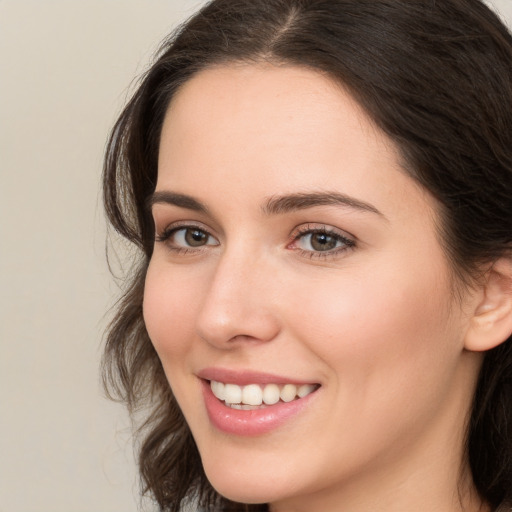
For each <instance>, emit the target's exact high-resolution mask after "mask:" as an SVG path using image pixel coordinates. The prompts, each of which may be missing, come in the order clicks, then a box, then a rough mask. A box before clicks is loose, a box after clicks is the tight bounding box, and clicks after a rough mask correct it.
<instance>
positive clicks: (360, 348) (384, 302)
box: [290, 260, 461, 393]
mask: <svg viewBox="0 0 512 512" xmlns="http://www.w3.org/2000/svg"><path fill="white" fill-rule="evenodd" d="M434 261H435V260H434ZM431 263H432V262H431ZM397 267H398V268H397ZM403 268H404V267H401V268H400V265H397V264H396V262H391V263H386V262H384V263H383V264H382V265H379V266H374V267H373V268H372V269H369V268H368V267H365V272H364V273H359V274H358V272H357V269H350V270H349V272H347V273H346V274H344V275H343V276H341V275H340V278H339V279H338V280H335V279H332V280H330V281H328V280H326V281H325V282H324V283H323V286H322V287H319V286H314V287H310V288H308V289H307V290H305V292H306V293H302V294H300V295H299V291H298V290H297V291H296V292H295V293H293V294H290V297H294V302H293V303H292V304H291V307H290V310H291V311H293V310H295V311H301V315H300V316H296V325H295V332H296V333H297V336H300V337H301V338H302V339H303V340H304V343H305V344H308V346H309V349H310V350H311V351H312V352H314V353H315V354H316V355H317V356H319V357H320V358H321V359H322V360H323V361H324V362H325V363H326V364H327V365H328V366H329V367H330V368H331V370H333V373H334V374H335V379H337V381H338V383H339V386H340V388H341V389H343V390H347V389H350V392H351V393H358V392H359V391H361V390H363V389H364V390H366V392H367V391H368V390H369V389H370V388H371V389H375V390H376V393H380V391H377V390H379V389H380V390H382V389H383V386H384V385H385V387H386V388H387V389H391V388H394V389H396V390H397V391H398V390H400V388H401V387H403V386H404V384H405V385H406V386H407V388H410V387H411V385H416V384H417V385H418V387H422V386H425V387H429V386H431V385H434V386H435V385H436V384H435V382H434V381H435V380H436V379H438V378H440V373H441V372H443V371H446V372H447V373H446V375H445V377H447V376H448V373H449V372H450V371H451V370H453V367H454V366H455V364H456V361H457V357H458V355H459V354H460V346H461V339H460V332H459V330H460V331H461V329H460V325H459V324H458V323H457V321H456V320H454V319H451V318H450V315H449V311H450V308H449V304H450V300H449V298H450V288H449V284H448V283H449V279H447V277H446V275H447V272H446V268H445V266H443V265H441V264H439V265H437V266H436V265H435V263H432V266H431V267H430V268H429V270H428V272H427V271H422V269H421V268H419V269H413V270H412V271H411V272H408V273H406V272H403V270H402V269H403ZM436 268H438V272H436ZM299 297H300V298H299ZM444 380H445V379H444ZM361 392H362V391H361Z"/></svg>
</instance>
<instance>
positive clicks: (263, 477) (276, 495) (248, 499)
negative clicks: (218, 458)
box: [205, 460, 290, 504]
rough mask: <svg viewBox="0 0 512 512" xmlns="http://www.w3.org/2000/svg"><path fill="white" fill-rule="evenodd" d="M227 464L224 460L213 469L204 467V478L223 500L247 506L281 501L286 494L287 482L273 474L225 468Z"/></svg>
mask: <svg viewBox="0 0 512 512" xmlns="http://www.w3.org/2000/svg"><path fill="white" fill-rule="evenodd" d="M227 465H229V462H227V461H226V460H224V461H223V463H222V466H223V467H222V468H221V467H219V466H220V464H214V467H212V468H208V467H207V466H205V472H206V476H207V478H208V480H209V482H210V483H211V485H212V486H213V488H214V489H215V490H216V491H217V492H218V493H219V494H220V495H221V496H224V497H225V498H227V499H229V500H231V501H235V502H239V503H247V504H258V503H271V502H275V501H277V500H280V499H282V498H283V497H285V496H286V495H287V494H288V493H286V492H284V489H285V488H288V491H290V489H289V487H290V486H289V482H288V484H287V483H286V482H283V481H282V480H280V478H279V476H278V475H275V473H271V474H269V472H268V471H267V472H265V471H261V468H259V470H258V471H254V472H253V471H251V469H250V468H247V469H246V470H245V469H244V468H243V467H240V466H238V467H233V468H226V466H227Z"/></svg>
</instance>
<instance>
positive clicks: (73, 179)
mask: <svg viewBox="0 0 512 512" xmlns="http://www.w3.org/2000/svg"><path fill="white" fill-rule="evenodd" d="M202 3H204V2H203V1H202V0H145V1H143V0H138V1H135V0H103V1H100V0H82V1H79V0H67V1H65V0H53V1H51V0H32V1H29V0H0V62H1V68H0V69H1V71H0V177H1V184H0V218H1V224H0V226H1V232H0V247H1V252H0V290H1V294H0V297H1V298H0V300H1V302H0V315H1V317H0V512H130V511H135V510H137V506H138V503H139V498H138V484H137V479H136V472H135V466H134V462H133V456H132V447H131V438H130V424H129V421H128V420H127V417H126V414H125V412H124V410H123V408H122V407H121V406H119V405H116V404H113V403H110V402H108V401H106V400H105V399H104V398H103V396H102V391H101V387H100V381H99V374H98V364H99V359H100V354H101V336H102V330H103V329H104V327H105V324H106V318H105V312H106V311H107V308H108V306H109V305H111V304H112V303H113V300H114V298H115V296H116V294H117V288H116V285H115V284H114V283H113V281H112V279H111V277H110V275H109V273H108V269H107V266H106V263H105V257H104V252H105V249H104V246H105V226H104V221H103V214H102V207H101V200H100V194H99V180H100V173H101V162H102V154H103V149H104V145H105V140H106V137H107V133H108V131H109V129H110V127H111V125H112V124H113V122H114V120H115V118H116V114H118V113H119V111H120V108H121V106H122V105H123V103H124V102H125V100H126V98H127V94H128V91H129V90H130V85H131V84H132V80H133V78H134V77H135V76H136V75H137V74H139V73H140V72H142V71H143V70H144V69H145V66H146V64H147V62H148V60H149V58H150V56H151V54H152V52H153V50H154V49H155V48H156V46H157V44H158V42H159V41H160V40H161V39H162V38H163V36H164V35H165V34H166V33H167V32H168V31H169V30H170V29H171V28H172V27H174V26H175V25H176V24H177V23H178V22H179V21H181V20H183V19H185V18H187V17H188V16H190V15H191V14H192V13H193V12H194V10H195V9H196V8H197V7H198V6H199V5H201V4H202ZM492 3H493V4H494V5H495V6H496V8H497V9H498V10H499V11H500V12H501V13H502V15H503V17H504V18H506V19H507V20H508V23H509V25H511V24H512V0H494V1H493V2H492ZM145 508H146V509H147V510H151V508H152V507H151V504H150V503H146V504H145Z"/></svg>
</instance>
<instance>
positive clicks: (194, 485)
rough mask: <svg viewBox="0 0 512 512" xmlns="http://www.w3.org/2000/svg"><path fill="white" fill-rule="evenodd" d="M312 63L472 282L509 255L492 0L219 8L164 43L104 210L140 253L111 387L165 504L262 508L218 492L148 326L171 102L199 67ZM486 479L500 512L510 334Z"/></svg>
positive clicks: (486, 453)
mask: <svg viewBox="0 0 512 512" xmlns="http://www.w3.org/2000/svg"><path fill="white" fill-rule="evenodd" d="M262 60H264V61H268V62H272V63H276V64H291V65H298V66H306V67H308V68H311V69H313V70H318V71H320V72H322V73H326V74H327V75H328V76H330V77H331V78H333V79H334V80H336V81H338V83H341V84H343V86H344V87H345V88H347V89H348V90H349V91H350V92H351V94H352V95H353V97H354V98H355V99H356V100H357V101H358V103H359V104H360V105H361V107H362V108H363V109H364V110H365V111H366V113H367V114H368V115H369V117H370V118H371V119H372V120H373V121H374V122H375V123H376V124H377V125H378V126H379V127H380V128H381V129H382V130H383V131H384V132H385V133H386V134H387V135H388V136H389V137H390V138H391V139H392V140H393V141H394V143H395V144H396V146H397V148H398V149H399V151H400V152H401V155H402V157H403V159H404V161H405V162H406V164H407V165H406V167H407V169H408V172H409V174H410V176H411V177H412V178H413V179H415V180H416V181H417V182H419V183H420V184H421V185H422V186H423V187H425V188H426V189H427V190H428V191H430V193H431V194H432V195H433V196H434V197H435V198H436V199H437V200H438V202H439V204H440V214H441V219H442V225H441V240H442V243H443V246H444V249H445V251H446V253H447V255H448V257H449V259H450V262H451V266H452V268H453V270H454V272H455V274H456V276H457V277H458V281H459V282H462V283H468V282H471V280H472V279H474V278H475V276H476V275H477V274H476V273H477V269H478V268H479V267H480V266H481V265H482V264H483V263H492V262H493V261H495V260H496V259H497V258H500V257H511V246H512V213H511V206H512V37H511V35H510V33H509V32H508V31H507V29H506V27H505V26H504V25H503V23H502V22H501V21H500V20H499V18H498V17H497V16H496V15H495V14H494V13H493V12H491V11H490V10H489V9H488V8H487V7H486V6H485V5H484V4H483V3H482V2H481V1H480V0H442V1H436V0H213V1H212V2H210V3H209V4H207V5H206V6H205V7H204V8H203V9H201V10H200V11H199V12H198V13H197V14H196V15H194V16H193V17H192V18H191V19H189V20H188V21H187V22H186V23H185V24H184V25H183V26H181V27H180V28H179V29H178V30H177V31H176V32H175V33H174V34H173V35H172V36H170V37H169V38H168V39H167V40H166V41H165V42H164V43H163V44H162V46H161V48H160V50H159V52H158V53H157V55H156V58H155V60H154V62H153V63H152V65H151V66H150V68H149V70H148V71H147V72H146V74H145V75H144V76H143V77H142V79H141V81H140V85H139V87H138V89H137V91H136V92H135V93H134V95H133V97H132V98H131V100H130V101H129V103H128V104H127V106H126V107H125V109H124V111H123V112H122V114H121V115H120V117H119V119H118V121H117V122H116V124H115V126H114V128H113V130H112V133H111V135H110V139H109V141H108V146H107V151H106V156H105V162H104V176H103V190H104V203H105V209H106V213H107V216H108V219H109V221H110V223H111V225H112V226H113V228H114V229H115V230H116V231H117V232H118V233H120V234H121V235H122V236H123V237H124V238H126V239H127V240H128V241H129V242H131V243H133V244H134V245H135V246H136V247H137V248H138V249H139V250H138V251H137V254H136V262H135V263H136V265H135V267H133V269H132V270H131V271H130V272H129V273H128V274H127V276H126V289H125V294H124V296H123V297H122V299H121V300H120V301H119V303H118V304H117V306H116V310H115V317H114V319H113V321H112V323H111V325H110V327H109V329H108V332H107V334H106V345H105V352H104V358H103V376H104V382H105V386H106V388H107V390H108V391H109V393H110V396H112V397H115V398H117V399H119V400H122V401H124V402H125V403H126V404H127V405H128V408H129V410H130V411H131V412H132V413H135V412H137V411H142V412H141V414H143V416H144V420H143V422H142V426H141V429H140V439H141V441H140V453H139V466H140V473H141V478H142V482H143V491H144V492H145V493H148V494H150V495H151V496H153V497H154V499H155V500H156V501H157V503H158V504H159V506H160V508H161V510H165V511H170V512H178V511H179V510H180V509H181V507H182V506H183V504H184V503H186V502H187V500H196V501H197V502H198V503H199V505H200V506H201V507H203V509H204V510H207V511H258V510H261V511H263V510H267V506H266V505H242V504H237V503H233V502H230V501H228V500H226V499H225V498H223V497H221V496H220V495H218V494H217V493H216V492H215V491H214V490H213V488H212V487H211V486H210V484H209V483H208V481H207V479H206V477H205V475H204V472H203V469H202V466H201V461H200V457H199V454H198V451H197V448H196V446H195V444H194V441H193V439H192V436H191V433H190V431H189V429H188V426H187V424H186V422H185V420H184V418H183V416H182V414H181V411H180V409H179V407H178V405H177V403H176V400H175V399H174V397H173V395H172V393H171V390H170V388H169V385H168V383H167V380H166V378H165V375H164V372H163V369H162V366H161V363H160V361H159V359H158V357H157V354H156V352H155V350H154V349H153V346H152V344H151V341H150V339H149V337H148V334H147V332H146V328H145V325H144V320H143V317H142V300H143V288H144V279H145V273H146V269H147V266H148V263H149V261H150V258H151V254H152V250H153V243H154V226H153V222H152V219H151V216H150V215H149V212H148V210H147V208H146V201H147V198H148V197H149V196H150V195H151V194H152V192H153V191H154V188H155V185H156V180H157V172H158V169H157V158H158V150H159V139H160V131H161V128H162V123H163V119H164V116H165V114H166V111H167V108H168V105H169V102H170V101H172V98H173V95H174V94H175V93H176V91H177V90H178V89H179V88H180V87H181V86H182V85H183V84H184V83H185V82H186V81H187V80H190V79H191V77H193V76H194V74H195V73H197V72H198V71H200V70H202V69H205V68H207V67H209V66H214V65H218V64H223V63H229V62H249V63H250V62H260V61H262ZM467 454H468V459H469V463H470V466H471V470H472V475H473V479H474V482H475V485H476V487H477V489H478V491H479V492H480V494H481V496H482V497H483V498H484V499H485V500H487V501H488V502H489V503H491V504H493V505H497V504H498V503H499V502H500V501H501V500H502V499H503V498H505V497H510V491H511V489H512V341H511V339H510V338H509V339H508V340H506V341H505V342H504V343H503V344H502V345H500V346H498V347H497V348H495V349H493V350H491V351H489V352H487V353H486V355H485V358H484V363H483V366H482V368H481V372H480V377H479V382H478V386H477V391H476V394H475V399H474V404H473V408H472V414H471V419H470V421H469V424H468V434H467Z"/></svg>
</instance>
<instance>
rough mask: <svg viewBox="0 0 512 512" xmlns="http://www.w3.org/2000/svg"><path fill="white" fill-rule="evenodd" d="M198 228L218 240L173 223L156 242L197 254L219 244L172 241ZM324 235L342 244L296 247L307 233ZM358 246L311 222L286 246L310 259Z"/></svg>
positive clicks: (180, 252) (326, 257) (197, 226)
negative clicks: (324, 247) (185, 244)
mask: <svg viewBox="0 0 512 512" xmlns="http://www.w3.org/2000/svg"><path fill="white" fill-rule="evenodd" d="M190 229H192V230H194V229H195V230H196V231H198V232H201V233H203V234H204V235H206V237H207V242H208V240H209V239H210V238H213V239H214V240H216V239H215V238H214V237H213V235H211V234H210V233H209V231H208V230H206V229H204V228H203V227H202V226H200V225H196V224H180V225H171V226H168V227H166V228H165V229H164V230H163V231H162V233H161V234H159V235H157V236H156V238H155V241H156V242H161V243H165V244H166V246H167V248H168V249H169V250H170V251H172V252H174V253H176V254H190V253H194V254H197V253H198V252H201V251H203V250H204V249H205V248H206V247H211V246H215V245H219V243H218V242H217V243H216V244H208V243H206V244H205V245H200V246H197V247H183V246H179V245H176V244H173V243H172V242H171V238H172V237H173V236H174V235H176V233H178V232H180V231H187V230H190ZM314 234H316V235H324V236H326V237H329V238H331V239H332V240H333V241H334V242H335V243H336V244H338V243H341V246H339V247H335V248H333V249H328V250H326V251H315V250H307V249H301V248H300V247H294V245H296V244H297V242H299V241H300V240H301V239H304V238H305V237H306V236H307V235H314ZM355 246H356V242H355V240H353V239H352V238H348V237H346V236H344V235H342V234H341V233H339V232H338V231H336V230H335V229H332V228H327V227H325V226H322V227H316V226H314V225H311V224H307V225H304V226H301V227H299V228H298V229H297V231H296V233H295V234H294V235H293V239H292V241H291V242H290V243H289V244H288V245H287V246H286V247H287V248H289V249H292V250H294V251H297V252H298V253H299V254H300V255H301V256H303V257H306V258H309V259H328V258H335V257H337V256H340V255H341V253H343V252H346V251H348V250H350V249H353V248H354V247H355Z"/></svg>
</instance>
